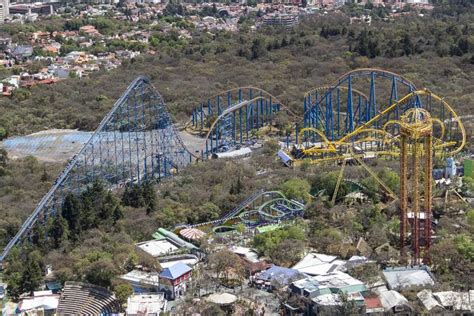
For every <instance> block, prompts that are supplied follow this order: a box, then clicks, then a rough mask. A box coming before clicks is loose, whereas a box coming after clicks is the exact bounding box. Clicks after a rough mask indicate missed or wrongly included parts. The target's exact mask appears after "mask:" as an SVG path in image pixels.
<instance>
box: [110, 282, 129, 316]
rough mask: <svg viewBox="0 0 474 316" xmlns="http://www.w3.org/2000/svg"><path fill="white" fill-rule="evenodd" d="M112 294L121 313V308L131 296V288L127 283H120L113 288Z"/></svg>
mask: <svg viewBox="0 0 474 316" xmlns="http://www.w3.org/2000/svg"><path fill="white" fill-rule="evenodd" d="M114 293H115V296H116V297H117V300H118V301H119V303H120V306H121V308H122V311H123V306H124V304H125V303H127V299H128V297H129V296H131V295H132V294H133V287H132V286H131V285H130V284H128V283H120V284H118V285H116V286H115V287H114Z"/></svg>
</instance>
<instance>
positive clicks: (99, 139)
mask: <svg viewBox="0 0 474 316" xmlns="http://www.w3.org/2000/svg"><path fill="white" fill-rule="evenodd" d="M193 160H195V157H194V156H193V155H192V154H191V153H190V152H189V151H188V150H187V149H186V147H185V146H184V144H183V142H182V140H181V138H180V137H179V134H178V133H177V131H176V130H175V127H174V126H173V122H172V120H171V116H170V115H169V113H168V111H167V108H166V105H165V103H164V101H163V98H162V97H161V95H160V94H159V93H158V92H157V91H156V89H155V88H154V87H153V86H152V85H151V83H150V81H149V79H148V78H146V77H138V78H137V79H135V80H134V81H133V82H132V83H131V84H130V85H129V86H128V88H127V89H126V90H125V92H124V93H123V95H122V96H121V97H120V98H119V99H118V100H117V102H116V103H115V104H114V106H113V108H112V110H111V111H110V112H109V113H108V114H107V115H106V116H105V117H104V118H103V120H102V122H101V123H100V125H99V127H98V128H97V130H96V131H95V133H94V134H93V135H92V136H91V137H90V139H89V141H88V142H87V143H86V144H85V145H84V147H83V148H82V149H81V150H80V151H79V153H78V154H77V155H75V156H74V157H73V159H72V160H71V161H70V162H69V163H68V165H67V166H66V168H65V169H64V170H63V172H62V173H61V174H60V175H59V176H58V177H57V179H56V180H55V182H54V185H53V186H52V187H51V189H50V190H49V191H48V193H47V194H46V195H45V196H44V197H43V198H42V199H41V201H40V202H39V203H38V204H37V206H36V208H35V210H34V211H33V213H32V214H31V215H30V216H29V217H28V218H27V219H26V221H25V222H24V223H23V225H22V226H21V228H20V230H19V231H18V233H17V234H16V235H15V236H14V237H13V238H12V239H11V240H10V242H9V243H8V244H7V246H6V247H5V249H4V250H3V252H2V254H1V255H0V263H2V262H3V261H4V259H5V258H6V257H7V255H8V253H9V252H10V250H11V249H12V248H13V247H14V246H15V245H16V244H18V243H19V242H20V241H21V240H22V239H24V238H25V237H27V236H28V235H29V233H30V231H31V229H32V228H33V226H34V225H35V224H36V223H38V222H40V223H43V224H44V223H45V222H46V220H47V218H48V217H49V216H51V215H54V214H55V213H56V212H58V211H60V210H61V208H62V203H63V200H64V198H65V196H66V195H67V194H69V193H73V192H75V193H77V192H81V191H83V190H84V189H85V188H87V186H88V185H89V184H90V183H92V182H93V181H95V180H96V179H100V180H101V181H102V182H103V183H104V184H105V185H107V187H109V188H117V187H122V186H124V185H126V184H127V183H140V182H142V181H146V180H148V179H158V180H160V179H161V178H165V177H168V176H170V175H172V174H173V173H175V172H177V171H179V169H181V168H183V167H184V166H186V165H187V164H189V163H191V162H192V161H193Z"/></svg>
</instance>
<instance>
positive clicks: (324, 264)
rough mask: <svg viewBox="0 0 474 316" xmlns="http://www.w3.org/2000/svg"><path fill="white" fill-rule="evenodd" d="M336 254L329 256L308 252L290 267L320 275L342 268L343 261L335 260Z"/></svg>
mask: <svg viewBox="0 0 474 316" xmlns="http://www.w3.org/2000/svg"><path fill="white" fill-rule="evenodd" d="M336 258H337V257H336V256H329V255H324V254H319V253H309V254H307V255H306V256H305V257H304V258H303V259H301V260H300V261H299V262H298V263H297V264H295V265H294V266H293V267H292V269H296V270H298V271H300V272H302V273H306V274H309V275H322V274H327V273H331V272H334V271H336V270H340V269H344V265H345V263H346V262H345V261H344V260H336Z"/></svg>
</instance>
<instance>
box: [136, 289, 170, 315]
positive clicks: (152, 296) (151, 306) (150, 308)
mask: <svg viewBox="0 0 474 316" xmlns="http://www.w3.org/2000/svg"><path fill="white" fill-rule="evenodd" d="M165 310H166V299H165V295H164V293H143V294H139V295H132V296H130V297H129V298H128V300H127V315H159V314H160V313H161V312H164V311H165Z"/></svg>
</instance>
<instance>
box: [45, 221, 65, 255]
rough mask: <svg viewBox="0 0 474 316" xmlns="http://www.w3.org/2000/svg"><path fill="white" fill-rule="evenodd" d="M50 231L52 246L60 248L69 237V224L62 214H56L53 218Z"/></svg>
mask: <svg viewBox="0 0 474 316" xmlns="http://www.w3.org/2000/svg"><path fill="white" fill-rule="evenodd" d="M48 233H49V234H48V235H49V237H50V239H51V243H52V246H53V248H55V249H57V248H59V247H60V246H61V244H62V243H63V242H64V241H65V240H67V239H68V237H69V230H68V224H67V221H66V220H65V219H64V218H63V217H62V216H61V214H56V216H54V218H53V220H52V221H51V222H50V225H49V229H48Z"/></svg>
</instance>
